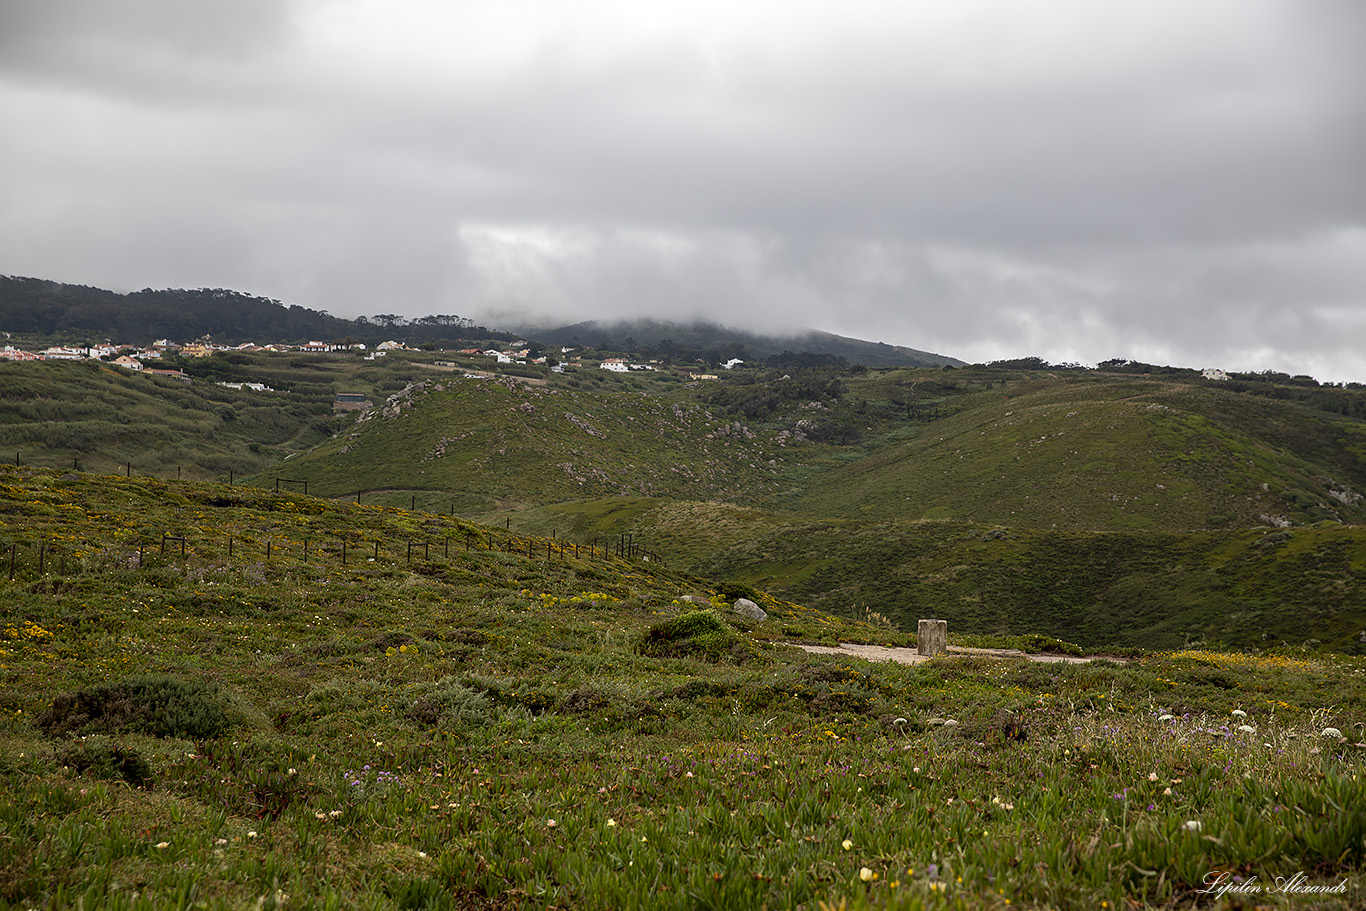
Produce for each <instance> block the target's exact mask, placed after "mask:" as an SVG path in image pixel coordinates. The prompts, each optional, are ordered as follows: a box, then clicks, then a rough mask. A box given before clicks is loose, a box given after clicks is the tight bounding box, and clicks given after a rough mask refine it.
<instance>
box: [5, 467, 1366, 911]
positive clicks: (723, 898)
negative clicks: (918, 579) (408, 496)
mask: <svg viewBox="0 0 1366 911" xmlns="http://www.w3.org/2000/svg"><path fill="white" fill-rule="evenodd" d="M343 542H345V543H346V545H347V550H346V556H345V562H343V552H342V544H343ZM268 543H269V545H270V551H269V556H267V544H268ZM580 543H581V544H582V543H583V542H580ZM414 545H416V547H415V546H414ZM163 546H165V553H163ZM572 547H573V544H572V537H571V538H570V540H566V536H561V537H560V538H558V539H557V540H555V541H550V540H549V539H541V538H531V537H528V536H526V535H525V534H514V533H513V532H510V531H508V530H506V529H499V528H495V527H488V526H479V525H473V524H471V523H469V522H466V521H463V520H459V519H454V518H451V517H449V516H443V515H434V514H427V513H421V512H409V511H406V510H402V509H396V508H393V507H381V506H374V505H364V504H362V505H359V506H358V505H355V504H345V503H340V504H339V503H332V502H328V501H326V500H322V499H318V498H315V497H308V496H303V495H301V494H297V493H293V492H280V493H276V492H274V491H273V490H261V489H252V488H245V487H242V486H233V487H229V486H226V485H219V484H210V483H199V482H194V483H191V482H184V483H175V482H166V481H160V480H156V479H149V478H136V477H135V478H120V477H111V476H96V475H93V474H87V473H78V472H70V471H64V472H63V471H51V470H40V469H32V468H25V469H20V468H12V467H11V468H5V469H0V553H3V554H4V555H5V559H6V560H7V561H8V560H9V559H11V557H10V555H11V554H12V555H13V558H12V559H13V564H12V566H13V569H12V570H11V566H10V564H8V562H7V564H6V565H5V566H4V567H3V568H0V603H3V627H2V628H0V680H3V687H0V783H2V785H0V907H4V908H31V907H33V908H36V907H47V908H75V907H82V908H146V909H161V908H197V907H204V908H375V909H391V908H402V909H417V908H485V909H487V908H518V907H527V908H541V907H557V908H592V909H599V908H689V909H691V908H759V907H772V908H809V909H813V911H814V909H817V908H822V907H825V908H838V907H844V908H967V909H1005V908H1019V907H1024V908H1064V909H1083V908H1084V909H1096V908H1102V909H1108V908H1143V907H1146V908H1166V907H1197V906H1199V907H1206V906H1211V905H1215V904H1219V905H1221V906H1224V907H1245V908H1252V907H1256V906H1259V905H1270V906H1272V907H1282V906H1285V907H1296V908H1307V907H1322V908H1341V909H1347V908H1354V907H1360V906H1361V904H1362V902H1363V900H1366V896H1364V895H1363V889H1362V884H1363V880H1362V876H1363V873H1364V872H1366V816H1363V814H1361V813H1360V812H1358V811H1357V808H1359V807H1360V806H1361V805H1362V803H1363V800H1366V780H1363V777H1362V773H1363V771H1366V770H1363V753H1366V747H1363V746H1361V745H1360V744H1361V742H1362V740H1363V730H1366V665H1363V663H1362V662H1361V660H1360V659H1356V658H1351V657H1347V656H1341V655H1336V656H1335V655H1331V654H1324V653H1318V652H1315V651H1311V650H1303V649H1284V648H1276V649H1269V650H1265V651H1257V652H1251V651H1249V652H1244V653H1231V652H1218V651H1211V650H1207V649H1182V650H1171V651H1162V652H1152V653H1144V654H1141V655H1136V656H1134V657H1132V658H1131V659H1129V660H1128V661H1126V662H1124V663H1119V662H1111V661H1099V662H1095V663H1092V664H1087V665H1075V666H1073V665H1045V664H1035V663H1028V662H1024V661H1018V660H1016V661H992V660H986V659H980V658H950V659H936V660H934V661H932V662H929V663H928V664H925V665H920V666H915V667H904V666H895V665H881V664H870V663H866V662H862V661H856V660H851V659H844V658H838V657H832V658H826V657H816V656H810V655H807V654H806V653H804V652H801V651H798V650H796V649H793V648H790V647H788V646H786V645H783V644H782V643H784V642H787V641H792V640H798V641H824V642H833V641H836V640H840V639H845V640H850V639H853V640H860V641H869V642H886V643H904V642H905V641H906V638H907V637H906V636H905V634H904V633H899V632H897V631H896V630H893V629H891V628H889V627H887V626H885V625H882V624H880V623H877V622H871V623H869V622H855V621H851V620H846V619H840V618H836V617H833V616H829V615H827V614H823V613H821V612H820V611H817V610H813V609H811V608H808V607H803V606H800V605H798V604H795V603H792V602H789V601H785V600H780V599H777V598H773V597H771V596H769V595H767V594H764V593H761V592H756V591H753V590H752V589H749V588H747V587H744V586H740V585H737V584H735V583H733V582H732V583H722V582H712V581H707V580H705V579H702V578H699V577H696V576H692V575H688V574H685V573H682V572H679V571H678V570H675V569H670V568H667V567H664V566H660V565H658V564H657V563H652V562H644V561H641V560H624V559H620V558H618V557H616V556H612V555H604V554H603V553H602V551H601V550H595V551H594V552H593V553H592V554H591V555H586V554H585V553H584V552H583V549H582V548H581V550H580V553H579V556H577V557H576V556H574V554H573V551H572ZM182 548H183V550H184V552H183V554H182ZM40 561H41V563H40ZM11 572H12V574H13V575H12V578H11V577H10V574H11ZM740 593H744V594H748V595H752V596H753V598H754V599H755V600H757V602H758V603H759V604H760V605H761V606H762V607H763V608H764V609H765V610H766V611H767V612H768V618H767V619H765V620H763V621H757V622H756V621H750V620H745V619H743V618H741V617H740V616H739V615H738V614H736V613H735V612H734V611H733V610H732V609H731V600H732V599H733V598H734V597H736V595H738V594H740ZM685 597H690V598H695V599H698V600H697V601H690V600H684V599H685ZM872 619H873V620H876V619H877V618H872ZM952 635H953V632H952V630H951V636H952ZM955 641H958V642H969V643H971V642H976V643H977V644H987V643H988V642H990V641H992V640H985V639H983V640H971V639H965V638H962V637H956V638H955ZM1234 877H1237V880H1235V879H1234ZM1278 880H1279V883H1278ZM1292 881H1293V882H1294V883H1296V885H1295V886H1294V888H1295V889H1296V890H1300V891H1294V892H1290V893H1286V892H1284V891H1278V892H1276V893H1274V894H1272V893H1268V892H1260V893H1253V892H1251V891H1250V890H1251V888H1252V887H1254V886H1260V887H1263V888H1266V887H1269V888H1273V889H1276V888H1280V887H1282V886H1285V885H1287V884H1289V883H1291V882H1292ZM1212 884H1213V885H1212ZM1223 885H1228V886H1233V885H1237V886H1238V888H1239V889H1240V890H1241V891H1239V892H1229V893H1226V894H1224V895H1223V897H1222V898H1218V897H1217V895H1216V892H1215V891H1204V890H1211V889H1216V890H1217V889H1218V888H1220V887H1222V886H1223ZM1305 889H1316V890H1329V889H1334V890H1341V891H1319V892H1305V891H1303V890H1305Z"/></svg>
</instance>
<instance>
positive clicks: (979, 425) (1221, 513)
mask: <svg viewBox="0 0 1366 911" xmlns="http://www.w3.org/2000/svg"><path fill="white" fill-rule="evenodd" d="M954 405H955V412H956V413H954V414H952V415H951V416H949V417H946V418H944V419H942V420H939V421H935V422H932V423H929V424H926V425H924V426H923V428H920V429H919V431H918V432H917V433H916V434H915V436H914V437H912V438H911V439H909V440H906V441H904V442H899V443H894V444H892V445H888V446H886V447H883V448H880V449H878V450H877V451H875V452H873V453H872V454H870V455H869V456H868V457H867V458H864V459H859V460H857V461H853V462H851V463H849V464H847V465H844V466H841V467H838V468H836V469H834V470H831V471H827V472H823V473H821V474H819V475H818V476H817V477H816V478H814V479H813V480H812V482H811V483H808V484H806V485H805V486H804V487H803V488H801V489H800V490H799V491H797V492H796V493H794V495H793V496H791V497H790V499H789V501H788V505H789V506H790V507H791V508H793V509H794V510H798V511H801V512H803V513H805V514H807V515H810V516H819V517H845V518H871V519H896V518H911V519H914V518H962V519H971V520H973V521H979V522H991V523H997V524H1002V525H1012V526H1020V527H1032V528H1069V529H1080V530H1093V529H1094V530H1100V529H1109V530H1119V529H1126V530H1137V529H1153V530H1157V529H1172V530H1184V529H1198V528H1204V527H1247V526H1250V525H1258V524H1266V523H1267V522H1268V521H1269V519H1270V518H1278V519H1280V518H1284V519H1287V520H1293V521H1299V522H1305V521H1309V522H1312V521H1318V520H1321V519H1325V518H1337V519H1340V520H1344V521H1358V522H1359V521H1361V520H1362V519H1363V517H1366V512H1363V506H1362V503H1361V502H1360V501H1359V502H1356V503H1354V504H1351V505H1348V504H1344V503H1342V502H1339V501H1338V500H1336V499H1334V498H1333V496H1332V495H1331V494H1332V491H1334V490H1341V489H1342V488H1344V487H1346V488H1349V489H1350V488H1355V489H1357V490H1361V489H1366V467H1363V464H1364V463H1363V462H1362V460H1361V458H1360V455H1361V453H1362V451H1363V449H1366V427H1364V426H1363V425H1362V423H1361V422H1359V421H1353V422H1348V421H1343V420H1339V419H1336V418H1334V417H1331V416H1328V415H1323V414H1319V413H1315V412H1312V411H1310V410H1309V409H1306V408H1304V407H1303V406H1299V405H1295V404H1287V403H1281V402H1275V401H1268V400H1258V399H1253V398H1251V397H1249V396H1233V395H1231V394H1228V393H1224V392H1222V391H1220V390H1219V389H1217V388H1214V387H1213V386H1212V385H1205V386H1199V387H1192V386H1188V385H1185V384H1181V383H1172V382H1170V381H1158V380H1146V381H1145V380H1130V379H1122V378H1111V377H1105V376H1097V377H1083V378H1076V377H1072V376H1064V377H1060V378H1057V379H1051V378H1046V377H1039V378H1036V379H1032V380H1029V381H1026V382H1023V383H1017V384H1011V385H1005V386H1002V387H997V388H994V389H991V390H987V391H981V392H973V393H971V394H969V395H967V396H964V397H962V398H961V399H958V400H957V401H955V402H954Z"/></svg>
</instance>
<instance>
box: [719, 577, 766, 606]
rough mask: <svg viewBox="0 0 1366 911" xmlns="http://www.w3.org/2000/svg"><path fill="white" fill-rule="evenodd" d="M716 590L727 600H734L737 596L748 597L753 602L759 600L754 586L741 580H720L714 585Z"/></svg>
mask: <svg viewBox="0 0 1366 911" xmlns="http://www.w3.org/2000/svg"><path fill="white" fill-rule="evenodd" d="M716 591H717V593H718V594H719V595H721V597H723V598H725V599H726V600H727V601H735V600H737V599H739V598H748V599H749V600H751V601H754V602H755V603H758V601H759V592H758V591H756V590H755V588H754V586H752V585H746V584H745V583H743V582H722V583H721V584H720V585H718V586H716Z"/></svg>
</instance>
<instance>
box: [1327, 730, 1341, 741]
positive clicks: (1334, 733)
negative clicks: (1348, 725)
mask: <svg viewBox="0 0 1366 911" xmlns="http://www.w3.org/2000/svg"><path fill="white" fill-rule="evenodd" d="M1323 736H1324V737H1336V738H1337V739H1338V740H1341V739H1342V731H1339V730H1338V729H1337V728H1324V729H1323Z"/></svg>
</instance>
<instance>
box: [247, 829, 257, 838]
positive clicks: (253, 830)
mask: <svg viewBox="0 0 1366 911" xmlns="http://www.w3.org/2000/svg"><path fill="white" fill-rule="evenodd" d="M255 837H256V830H255V829H252V830H251V831H250V832H248V833H247V838H255Z"/></svg>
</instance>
